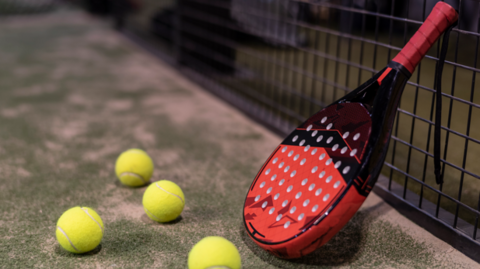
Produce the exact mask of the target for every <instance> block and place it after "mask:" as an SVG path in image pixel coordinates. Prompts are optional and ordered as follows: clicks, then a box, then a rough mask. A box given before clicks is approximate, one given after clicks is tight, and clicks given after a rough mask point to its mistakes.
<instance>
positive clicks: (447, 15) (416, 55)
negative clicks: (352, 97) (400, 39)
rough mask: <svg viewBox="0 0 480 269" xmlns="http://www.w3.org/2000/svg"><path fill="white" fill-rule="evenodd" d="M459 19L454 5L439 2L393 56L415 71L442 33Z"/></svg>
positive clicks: (411, 70) (396, 60) (411, 71)
mask: <svg viewBox="0 0 480 269" xmlns="http://www.w3.org/2000/svg"><path fill="white" fill-rule="evenodd" d="M457 19H458V14H457V12H456V11H455V9H454V8H453V7H451V6H450V5H448V4H447V3H445V2H438V3H437V4H436V5H435V7H434V8H433V10H432V12H431V13H430V15H428V17H427V19H426V20H425V22H424V23H423V24H422V26H420V29H418V31H417V32H416V33H415V34H414V35H413V37H412V38H411V39H410V41H408V43H407V44H406V45H405V47H403V49H402V50H401V51H400V52H399V53H398V54H397V56H395V58H393V61H394V62H397V63H399V64H401V65H403V66H404V67H405V68H407V70H408V71H410V73H413V71H414V70H415V67H417V65H418V63H419V62H420V61H421V60H422V59H423V57H424V56H425V54H427V52H428V50H429V49H430V48H431V47H432V46H433V44H434V43H435V41H437V39H438V38H439V37H440V35H441V34H442V33H443V32H444V31H445V30H446V29H447V28H448V27H449V26H450V25H452V24H453V23H455V22H456V21H457Z"/></svg>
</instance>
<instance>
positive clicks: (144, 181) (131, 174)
mask: <svg viewBox="0 0 480 269" xmlns="http://www.w3.org/2000/svg"><path fill="white" fill-rule="evenodd" d="M123 175H127V176H134V177H137V178H139V179H140V180H141V181H142V182H143V183H147V182H148V181H147V180H145V179H144V178H143V177H142V176H141V175H139V174H135V173H133V172H123V173H121V174H120V177H122V176H123Z"/></svg>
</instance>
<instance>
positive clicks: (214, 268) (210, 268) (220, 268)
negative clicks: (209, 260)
mask: <svg viewBox="0 0 480 269" xmlns="http://www.w3.org/2000/svg"><path fill="white" fill-rule="evenodd" d="M205 269H232V268H230V267H228V266H223V265H221V266H218V265H214V266H209V267H207V268H205Z"/></svg>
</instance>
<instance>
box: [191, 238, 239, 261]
mask: <svg viewBox="0 0 480 269" xmlns="http://www.w3.org/2000/svg"><path fill="white" fill-rule="evenodd" d="M241 267H242V260H241V259H240V253H238V250H237V248H236V247H235V245H234V244H233V243H232V242H230V241H228V240H227V239H225V238H223V237H220V236H208V237H205V238H203V239H202V240H200V241H199V242H198V243H197V244H196V245H195V246H193V248H192V249H191V250H190V253H188V268H189V269H206V268H209V269H210V268H222V269H240V268H241Z"/></svg>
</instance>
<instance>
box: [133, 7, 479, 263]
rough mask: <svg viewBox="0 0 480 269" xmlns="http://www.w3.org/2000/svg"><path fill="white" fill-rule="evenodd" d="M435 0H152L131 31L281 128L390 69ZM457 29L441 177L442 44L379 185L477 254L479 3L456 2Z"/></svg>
mask: <svg viewBox="0 0 480 269" xmlns="http://www.w3.org/2000/svg"><path fill="white" fill-rule="evenodd" d="M436 2H438V1H436V0H435V1H434V0H406V1H400V0H390V1H380V0H361V1H360V0H315V1H314V0H310V1H308V0H276V1H273V0H178V1H176V2H173V1H151V2H149V1H144V3H143V4H144V5H143V7H142V10H141V11H140V12H138V13H137V14H135V15H133V16H131V17H130V24H129V26H128V27H129V32H128V33H129V34H130V35H131V36H136V37H141V40H142V42H143V41H145V40H150V41H151V42H154V43H155V44H156V45H155V47H156V48H160V50H159V53H160V54H162V55H163V56H164V57H166V58H167V59H170V60H172V61H175V62H176V63H179V64H180V65H179V67H180V68H181V69H182V70H183V71H185V73H186V74H187V75H189V76H190V77H191V78H192V79H195V80H197V81H198V82H199V83H201V84H202V85H204V86H205V88H207V89H209V90H211V91H212V92H214V93H216V94H218V95H220V96H222V97H223V98H225V99H226V100H228V101H229V102H231V103H232V104H234V105H236V106H237V107H239V108H241V109H242V110H243V111H245V113H247V114H249V115H251V116H252V117H254V118H256V119H257V120H259V121H261V122H262V123H264V124H266V125H268V126H269V127H271V128H273V129H275V130H276V131H278V132H279V133H281V134H287V133H289V132H290V131H291V130H292V129H293V128H294V127H295V126H297V125H298V124H300V123H301V122H303V121H304V120H305V119H306V118H308V117H309V116H310V115H311V114H313V113H315V112H316V111H318V110H320V109H322V108H323V107H325V106H327V105H328V104H330V103H331V102H333V101H335V100H337V99H338V98H340V97H341V96H343V95H345V94H346V93H348V92H349V91H351V90H353V89H355V88H356V87H357V86H358V85H360V84H361V83H362V82H363V81H366V80H367V79H369V78H370V77H371V76H372V75H373V74H375V73H376V72H378V71H379V70H380V69H381V68H382V67H384V66H385V65H386V64H387V63H388V62H389V61H390V60H391V59H392V58H393V57H394V56H395V55H396V53H397V52H398V51H399V50H400V49H401V48H402V47H403V45H404V44H406V42H407V41H408V40H409V38H410V37H411V36H412V34H413V33H414V32H415V31H416V30H417V29H418V27H419V26H420V25H421V24H422V22H423V21H424V19H425V18H426V16H427V15H428V14H429V13H430V11H431V10H432V8H433V6H434V5H435V3H436ZM449 3H451V4H452V5H454V7H455V8H457V9H458V11H459V24H458V26H457V27H456V28H455V29H454V30H453V32H452V34H451V35H450V40H449V51H448V53H447V60H446V63H445V66H444V71H443V80H442V88H443V93H442V98H443V106H442V115H443V117H442V128H441V135H442V143H441V144H442V153H441V161H442V163H443V173H444V175H445V177H444V183H443V184H441V185H437V184H436V183H435V176H434V173H433V133H434V131H433V126H434V109H435V91H434V88H435V87H434V86H435V85H434V76H435V72H436V63H437V61H438V55H439V53H440V52H439V46H438V44H436V45H434V46H433V47H432V49H431V50H430V51H429V52H428V54H427V56H426V57H425V59H424V60H423V61H422V62H421V64H420V65H419V66H418V67H417V69H416V71H415V72H414V73H413V75H412V77H411V79H410V81H409V82H408V84H407V87H406V89H405V91H404V93H403V96H402V99H401V103H400V107H399V109H398V112H397V117H396V122H395V125H394V130H393V134H392V139H391V143H390V148H389V153H388V156H387V159H386V162H385V164H384V167H383V170H382V176H381V177H380V179H379V181H378V183H377V185H376V188H375V192H376V193H377V194H379V195H380V196H382V197H383V198H384V199H386V200H387V201H388V202H389V203H391V204H393V205H394V206H395V207H396V208H397V209H398V210H399V211H401V212H402V213H404V214H405V215H406V216H408V217H410V218H411V219H412V220H413V221H415V222H417V223H418V224H420V225H422V226H423V227H425V228H426V229H427V230H429V231H430V232H432V233H433V234H435V235H437V236H438V237H440V238H442V239H443V240H445V241H447V242H449V243H450V244H452V245H453V246H455V247H457V248H458V249H460V250H462V251H464V252H465V253H466V254H467V255H469V256H471V257H472V258H474V259H476V260H477V261H479V260H480V258H479V257H478V255H476V254H475V253H478V251H479V250H480V240H479V237H480V235H479V234H478V232H477V229H478V225H479V214H480V182H479V179H480V165H478V160H479V159H480V121H479V120H478V119H479V117H480V95H479V92H478V91H479V90H480V82H479V81H478V79H477V77H476V76H477V74H478V73H479V72H480V69H479V67H478V64H479V57H480V56H479V52H480V46H479V44H480V43H479V41H480V34H479V31H480V1H478V0H462V1H450V2H449Z"/></svg>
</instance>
